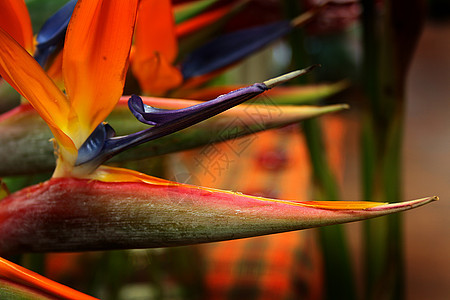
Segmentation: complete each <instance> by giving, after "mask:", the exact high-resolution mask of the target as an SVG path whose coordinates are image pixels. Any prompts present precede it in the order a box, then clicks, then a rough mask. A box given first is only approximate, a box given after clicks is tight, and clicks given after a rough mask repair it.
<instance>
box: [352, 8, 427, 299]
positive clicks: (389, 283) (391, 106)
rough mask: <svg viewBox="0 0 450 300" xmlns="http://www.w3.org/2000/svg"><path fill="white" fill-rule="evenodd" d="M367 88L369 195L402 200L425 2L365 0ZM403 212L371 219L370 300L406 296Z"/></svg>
mask: <svg viewBox="0 0 450 300" xmlns="http://www.w3.org/2000/svg"><path fill="white" fill-rule="evenodd" d="M362 5H363V14H362V25H363V50H364V65H363V72H364V73H363V74H364V88H365V93H366V99H367V103H366V107H365V111H364V115H363V123H362V136H361V159H362V162H361V167H362V185H363V194H364V198H366V199H370V200H374V201H381V202H396V201H399V200H401V198H402V192H401V151H402V135H403V130H402V126H403V114H404V102H405V99H404V98H405V94H404V85H405V80H406V74H407V70H408V66H409V63H410V60H411V58H412V54H413V50H414V46H415V43H416V41H417V38H418V34H419V32H420V29H421V25H422V22H421V21H423V3H422V1H421V0H414V1H406V0H398V1H385V2H383V5H384V7H383V10H382V11H377V7H379V6H377V5H376V4H375V3H374V1H371V0H363V1H362ZM401 224H402V219H401V215H392V216H388V217H383V218H379V219H375V220H371V221H366V223H365V228H364V233H365V234H364V243H365V275H366V276H365V287H366V291H365V298H366V299H403V298H404V296H405V293H404V290H405V276H404V260H403V239H402V226H401Z"/></svg>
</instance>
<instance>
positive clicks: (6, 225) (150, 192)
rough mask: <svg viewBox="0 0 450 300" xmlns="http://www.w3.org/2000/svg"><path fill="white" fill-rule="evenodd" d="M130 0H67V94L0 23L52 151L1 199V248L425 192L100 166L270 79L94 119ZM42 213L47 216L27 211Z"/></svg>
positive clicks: (113, 93) (318, 213)
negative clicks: (42, 174) (256, 192)
mask: <svg viewBox="0 0 450 300" xmlns="http://www.w3.org/2000/svg"><path fill="white" fill-rule="evenodd" d="M137 6H138V1H129V2H127V3H122V2H120V1H83V2H81V3H79V4H78V5H77V6H76V8H75V10H74V14H73V17H72V20H71V23H70V25H69V27H68V31H67V36H66V41H65V46H64V53H63V76H64V82H65V87H66V94H64V93H62V92H61V91H60V90H59V88H58V87H57V86H56V85H55V84H54V83H53V82H52V80H51V79H50V78H49V77H48V76H47V75H46V74H45V72H44V71H43V70H42V68H41V67H40V66H39V64H37V63H36V61H35V60H34V59H33V58H32V57H31V56H30V55H29V54H28V53H27V52H26V51H25V50H23V49H22V48H21V47H20V46H19V45H18V44H17V43H16V42H15V41H14V40H13V39H12V38H11V37H10V36H9V35H8V34H7V33H5V32H4V31H3V30H1V31H0V41H1V46H0V47H1V50H2V51H0V67H1V70H0V71H1V75H2V76H3V78H4V79H6V80H7V81H8V82H9V83H10V84H11V85H12V86H13V87H14V88H15V89H16V90H17V91H19V92H20V93H21V94H22V95H23V96H24V97H25V98H27V99H28V100H29V102H30V103H31V104H32V105H33V106H34V108H35V109H36V110H37V111H38V112H39V114H40V115H41V117H42V118H43V119H44V120H45V121H46V122H47V124H48V125H49V127H50V129H51V130H52V133H53V134H54V137H55V152H56V153H57V166H56V169H55V172H54V174H53V178H52V179H51V180H49V181H47V182H45V183H43V184H40V185H37V186H33V187H30V188H27V189H24V190H22V191H19V192H17V193H15V194H12V195H10V196H8V197H6V198H5V199H4V200H3V201H2V202H1V203H0V220H2V221H1V224H0V236H2V240H1V241H0V249H1V250H2V252H5V253H7V252H15V251H19V252H20V251H27V250H30V251H54V250H59V251H62V250H64V249H65V250H72V251H74V250H92V249H105V248H107V249H111V248H143V247H159V246H169V245H182V244H192V243H199V242H208V241H218V240H225V239H233V238H241V237H247V236H254V235H261V234H268V233H276V232H281V231H288V230H296V229H304V228H310V227H315V226H323V225H329V224H336V223H342V222H349V221H355V220H360V219H366V218H369V217H375V216H380V215H384V214H386V213H391V212H397V211H401V210H405V209H408V208H412V207H416V206H418V205H421V204H424V203H427V202H429V201H432V200H434V199H435V198H433V197H431V198H425V199H420V200H416V201H412V202H411V201H410V202H404V203H400V204H399V203H396V204H385V203H374V202H357V201H356V202H355V201H351V202H350V201H341V202H334V201H333V202H318V201H309V202H299V201H285V200H275V199H267V198H261V197H252V196H246V195H242V194H239V193H234V192H229V191H220V190H216V189H212V188H201V187H195V186H190V185H186V184H180V183H175V182H170V181H166V180H162V179H158V178H154V177H150V176H147V175H145V174H142V173H138V172H134V171H131V170H127V169H120V168H112V167H107V166H102V165H101V163H103V162H104V161H105V160H107V159H108V158H109V157H111V156H112V155H114V154H116V153H117V152H119V151H123V150H124V149H127V148H129V147H131V146H134V145H136V144H139V143H141V142H144V141H148V140H150V139H153V138H157V137H160V136H162V135H165V134H168V133H171V132H173V131H176V130H179V129H181V128H184V127H186V126H189V125H191V124H193V123H195V122H198V121H201V120H202V119H204V118H207V117H210V116H212V115H214V114H216V113H218V112H220V111H223V110H225V109H227V108H229V107H231V106H233V105H236V104H238V103H239V102H243V101H245V100H247V99H250V98H252V97H254V96H256V95H258V94H260V93H262V92H264V91H265V90H267V89H269V88H270V87H272V86H273V85H274V84H276V83H278V82H279V81H280V80H278V79H276V80H274V81H271V80H269V81H267V82H265V83H259V84H255V85H253V86H250V87H248V88H244V89H241V90H237V91H234V92H231V93H229V94H227V95H225V96H222V97H219V98H217V99H215V100H213V101H210V102H205V103H204V104H201V105H200V106H194V107H191V108H187V109H183V110H176V111H167V110H158V109H154V108H151V107H147V106H145V105H144V104H143V103H142V101H141V99H140V98H139V97H138V96H133V97H131V99H130V102H129V106H130V109H131V111H132V112H133V114H134V115H135V116H136V117H137V118H138V119H139V120H140V121H143V122H145V123H148V124H151V125H155V126H154V127H152V128H150V129H148V130H144V131H141V132H139V133H136V134H133V135H129V136H125V137H114V136H113V135H114V134H113V131H112V129H111V128H110V127H109V126H108V125H107V124H104V123H102V121H103V120H104V119H105V118H106V116H107V115H108V114H109V113H110V112H111V110H112V109H113V108H114V106H115V105H116V103H117V101H118V99H119V98H120V96H121V93H122V88H123V84H124V78H125V73H126V67H127V65H128V55H129V51H130V47H131V40H132V36H133V26H134V24H135V17H136V11H137ZM117 20H121V22H117ZM302 73H303V72H301V71H299V72H297V73H294V74H293V75H292V76H297V75H299V74H302ZM283 80H284V78H283ZM44 216H45V219H46V222H36V221H37V220H38V219H43V218H44ZM67 220H72V221H74V223H72V225H69V226H68V225H65V226H64V227H63V228H64V230H60V229H61V224H63V223H65V224H68V223H67ZM211 220H214V222H211ZM18 221H20V222H23V224H28V225H27V227H26V228H27V229H26V230H24V228H14V227H15V226H13V223H14V224H17V223H16V222H18ZM94 224H95V228H96V230H95V232H93V231H92V226H94ZM31 232H33V234H31ZM125 236H127V237H128V238H126V239H124V237H125ZM18 240H21V242H20V243H18ZM57 241H58V242H57Z"/></svg>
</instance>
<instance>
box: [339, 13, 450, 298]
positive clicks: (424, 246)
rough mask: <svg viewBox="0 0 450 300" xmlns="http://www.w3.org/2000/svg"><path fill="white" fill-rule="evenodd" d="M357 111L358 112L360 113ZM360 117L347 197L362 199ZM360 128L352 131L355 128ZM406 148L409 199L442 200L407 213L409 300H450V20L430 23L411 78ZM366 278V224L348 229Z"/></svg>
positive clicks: (406, 196) (405, 179)
mask: <svg viewBox="0 0 450 300" xmlns="http://www.w3.org/2000/svg"><path fill="white" fill-rule="evenodd" d="M356 113H357V112H356ZM357 118H358V116H356V118H353V117H352V118H351V119H352V120H353V122H354V123H353V122H352V123H353V126H352V125H351V126H350V132H349V136H348V139H349V140H348V143H347V145H349V148H350V149H347V151H348V152H347V157H346V161H347V168H346V173H345V175H344V186H343V189H342V191H343V198H344V199H360V195H361V194H360V193H359V186H360V182H359V177H358V173H359V170H358V168H359V157H358V149H357V147H358V145H357V143H358V142H357V138H358V133H357V131H358V130H357V129H355V128H358V127H359V126H358V125H357ZM352 128H353V129H355V130H353V129H352ZM404 130H405V140H404V149H403V153H404V155H403V170H404V172H403V174H404V175H403V182H404V188H403V191H404V199H403V200H408V199H416V198H421V197H425V196H433V195H437V196H439V198H440V201H438V202H435V203H431V204H429V205H427V206H425V207H422V208H419V209H416V210H412V211H409V212H406V213H404V214H403V216H404V220H405V249H406V259H405V260H406V276H407V282H406V296H407V299H410V300H416V299H417V300H419V299H420V300H422V299H450V22H447V23H439V24H434V23H427V24H426V27H425V29H424V31H423V33H422V36H421V38H420V41H419V45H418V48H417V50H416V53H415V56H414V60H413V63H412V66H411V69H410V72H409V76H408V80H407V110H406V119H405V124H404ZM347 227H348V229H349V232H350V236H351V242H352V249H353V251H354V255H355V258H356V260H357V262H358V264H357V265H358V270H357V274H359V275H362V270H361V256H360V253H361V252H360V250H359V247H360V246H359V245H360V244H359V242H360V235H359V230H360V228H361V223H354V224H348V225H347Z"/></svg>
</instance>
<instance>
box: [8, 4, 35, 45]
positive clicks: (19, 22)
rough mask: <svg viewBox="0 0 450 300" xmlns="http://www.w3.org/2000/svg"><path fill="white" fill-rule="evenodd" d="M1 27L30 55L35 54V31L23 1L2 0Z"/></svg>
mask: <svg viewBox="0 0 450 300" xmlns="http://www.w3.org/2000/svg"><path fill="white" fill-rule="evenodd" d="M0 7H1V9H0V27H1V28H3V29H4V30H5V31H6V32H7V33H8V34H9V35H11V36H12V37H13V38H14V39H15V40H16V41H17V42H18V43H19V44H20V45H21V46H22V47H24V48H25V49H26V50H27V51H28V52H29V53H33V50H34V49H33V48H34V47H33V29H32V28H31V20H30V16H29V14H28V9H27V6H26V5H25V2H24V1H23V0H0Z"/></svg>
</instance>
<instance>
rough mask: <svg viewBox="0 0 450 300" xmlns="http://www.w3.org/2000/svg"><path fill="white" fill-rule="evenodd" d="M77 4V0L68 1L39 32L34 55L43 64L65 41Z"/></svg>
mask: <svg viewBox="0 0 450 300" xmlns="http://www.w3.org/2000/svg"><path fill="white" fill-rule="evenodd" d="M76 4H77V1H76V0H71V1H69V2H67V3H66V4H65V5H64V6H63V7H61V8H60V9H59V10H58V11H57V12H56V13H55V14H54V15H52V16H51V17H50V18H49V19H48V20H47V21H46V22H45V23H44V25H43V26H42V28H41V30H40V31H39V33H38V34H37V36H36V42H37V47H36V52H35V53H34V57H35V59H36V60H37V61H38V62H39V64H41V65H42V66H43V65H44V64H45V63H46V61H47V59H48V57H49V56H50V55H51V54H52V53H53V52H54V51H55V50H56V49H57V48H58V46H59V45H60V44H61V43H63V41H64V37H65V35H66V30H67V26H68V24H69V21H70V17H71V16H72V13H73V10H74V8H75V5H76Z"/></svg>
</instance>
